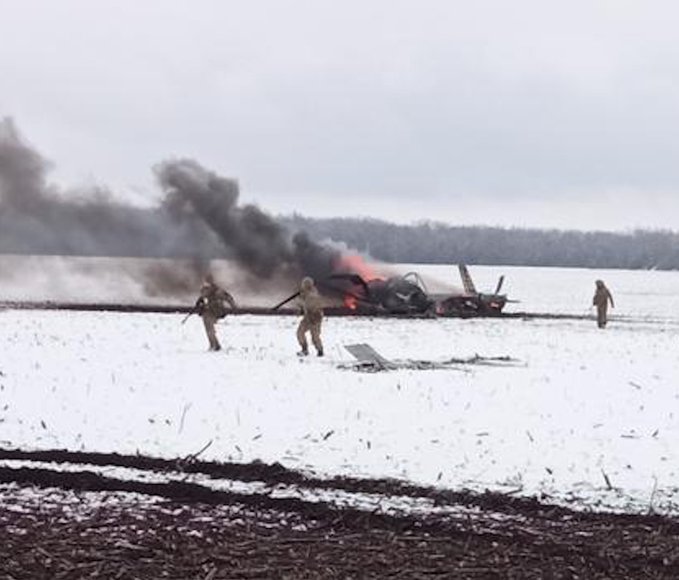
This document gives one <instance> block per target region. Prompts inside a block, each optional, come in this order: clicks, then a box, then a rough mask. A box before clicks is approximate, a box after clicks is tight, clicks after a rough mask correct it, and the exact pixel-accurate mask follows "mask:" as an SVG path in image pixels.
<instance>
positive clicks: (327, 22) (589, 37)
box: [0, 0, 679, 230]
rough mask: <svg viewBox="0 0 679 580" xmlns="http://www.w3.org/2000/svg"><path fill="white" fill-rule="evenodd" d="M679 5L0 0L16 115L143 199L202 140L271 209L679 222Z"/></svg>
mask: <svg viewBox="0 0 679 580" xmlns="http://www.w3.org/2000/svg"><path fill="white" fill-rule="evenodd" d="M677 22H679V4H677V3H676V2H674V1H669V0H668V1H666V2H665V1H656V0H639V1H634V2H632V1H625V0H611V1H603V0H569V1H565V0H563V1H550V0H512V1H509V0H496V1H484V0H477V1H474V2H469V1H457V0H408V1H405V0H400V1H399V0H342V1H339V0H332V1H330V0H305V1H303V0H247V1H246V0H243V1H241V2H232V1H227V0H214V1H209V0H191V1H189V0H187V1H179V0H143V1H142V0H115V1H114V0H96V1H94V0H59V1H58V2H56V1H52V0H44V1H37V0H22V1H21V2H19V1H17V0H0V116H11V117H13V118H14V119H15V121H16V123H17V126H18V127H19V129H20V130H21V131H22V133H23V135H24V136H25V137H26V138H27V140H28V141H30V142H31V144H32V145H34V146H35V147H36V148H37V149H38V150H40V151H41V152H42V153H43V154H44V155H45V156H46V157H47V158H49V159H50V160H51V161H52V162H53V164H54V170H53V173H52V177H53V179H54V180H55V181H57V182H58V183H60V184H68V185H80V184H83V183H85V184H86V183H92V182H96V183H98V184H104V185H107V186H109V187H110V188H112V190H113V192H114V194H115V195H116V196H120V197H121V198H122V199H125V200H128V201H131V202H134V203H139V204H143V203H154V202H155V201H156V200H157V199H158V198H159V197H160V194H159V192H158V189H157V187H156V185H155V183H154V182H153V175H152V172H151V167H152V166H153V165H154V164H156V163H158V162H160V161H162V160H164V159H167V158H172V157H192V158H195V159H196V160H198V161H199V162H200V163H202V164H203V165H205V166H206V167H209V168H210V169H213V170H215V171H217V172H219V173H222V174H224V175H226V176H230V177H234V178H237V179H238V180H239V182H240V185H241V194H242V197H243V200H244V201H253V202H257V203H259V204H260V205H261V206H262V207H264V208H266V209H268V210H269V211H271V212H273V213H286V214H287V213H292V212H294V211H297V212H300V213H302V214H305V215H312V216H333V215H369V216H373V217H379V218H383V219H388V220H394V221H399V222H404V223H408V222H412V221H417V220H422V219H432V220H439V221H446V222H449V223H452V224H470V223H474V224H489V225H505V226H511V225H517V226H531V227H534V226H537V227H559V228H578V229H614V230H625V229H632V228H635V227H663V228H672V229H679V146H678V145H679V41H678V40H677V33H676V30H677Z"/></svg>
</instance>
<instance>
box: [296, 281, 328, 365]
mask: <svg viewBox="0 0 679 580" xmlns="http://www.w3.org/2000/svg"><path fill="white" fill-rule="evenodd" d="M299 302H300V306H301V308H302V320H300V322H299V326H298V327H297V342H299V346H300V347H301V348H302V350H300V351H299V353H298V354H299V355H300V356H307V355H308V354H309V344H308V342H307V339H306V333H307V332H309V333H310V334H311V342H312V343H313V345H314V347H315V348H316V354H318V356H323V343H322V342H321V324H322V323H323V308H322V307H321V296H320V294H319V293H318V290H317V289H316V285H315V284H314V281H313V278H309V277H306V278H304V279H303V280H302V283H301V284H300V288H299Z"/></svg>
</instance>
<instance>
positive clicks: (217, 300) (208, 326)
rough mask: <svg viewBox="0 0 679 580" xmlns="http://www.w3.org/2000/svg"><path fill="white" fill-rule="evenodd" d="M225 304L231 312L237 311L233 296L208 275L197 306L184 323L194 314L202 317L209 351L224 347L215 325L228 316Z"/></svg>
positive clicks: (201, 288)
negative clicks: (226, 303)
mask: <svg viewBox="0 0 679 580" xmlns="http://www.w3.org/2000/svg"><path fill="white" fill-rule="evenodd" d="M224 302H228V303H229V306H230V307H231V310H235V309H236V302H235V300H234V299H233V296H231V294H229V293H228V292H227V291H226V290H224V288H221V287H220V286H218V285H217V283H216V282H215V280H214V277H213V276H212V274H208V275H207V276H205V281H204V282H203V285H202V286H201V287H200V296H199V297H198V300H196V304H195V306H194V307H193V308H192V309H191V312H189V313H188V314H187V316H186V318H184V320H183V321H182V323H184V322H186V320H187V319H188V317H189V316H191V315H192V314H194V313H198V314H199V315H200V317H201V318H202V319H203V325H204V326H205V334H207V339H208V343H209V350H213V351H217V350H221V348H222V345H221V344H219V340H218V339H217V331H216V330H215V324H216V323H217V321H218V320H219V319H220V318H224V317H225V316H226V312H227V310H226V305H225V304H224Z"/></svg>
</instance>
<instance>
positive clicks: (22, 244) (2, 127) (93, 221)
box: [0, 118, 340, 295]
mask: <svg viewBox="0 0 679 580" xmlns="http://www.w3.org/2000/svg"><path fill="white" fill-rule="evenodd" d="M49 169H50V164H49V162H48V161H47V160H46V159H44V158H43V157H42V156H41V155H40V154H39V153H38V152H37V151H35V150H34V149H33V148H32V147H31V146H30V145H29V144H27V143H26V142H25V141H24V140H23V139H22V137H21V135H20V133H19V131H18V130H17V128H16V125H15V123H14V122H13V120H12V119H10V118H5V119H3V120H1V121H0V253H6V254H8V253H12V254H52V255H78V256H125V257H182V258H192V259H193V260H194V262H193V263H194V264H195V267H194V271H195V275H193V274H191V273H188V274H187V272H186V270H185V269H184V270H183V271H181V272H176V273H173V272H171V271H168V270H167V268H165V267H160V266H158V267H153V268H149V269H148V271H147V273H146V277H147V279H146V280H145V281H144V285H145V287H147V288H148V289H149V294H150V295H152V294H160V293H162V292H171V291H172V290H173V288H174V289H176V290H178V291H185V290H186V288H187V287H188V286H190V285H193V284H195V283H196V281H197V279H198V277H199V276H200V275H201V273H204V272H205V270H206V268H207V264H208V262H209V259H210V258H229V259H233V260H235V261H236V262H237V263H238V264H239V266H241V268H243V269H244V270H245V271H246V273H247V274H248V276H249V277H250V278H252V279H254V280H271V279H278V280H281V281H283V280H285V281H291V280H293V279H295V278H296V277H299V276H302V275H311V276H313V277H316V278H322V277H325V276H327V275H328V274H330V273H331V272H332V271H333V268H334V266H335V265H336V264H337V263H338V260H339V258H340V252H339V251H338V250H336V249H334V248H332V247H330V246H327V245H322V244H318V243H316V242H314V241H312V240H310V239H309V238H308V236H306V235H305V234H304V233H296V234H294V235H292V234H291V233H290V232H288V230H287V229H286V228H285V227H284V226H283V225H281V224H280V223H278V222H277V221H276V220H275V219H274V218H273V217H271V216H270V215H268V214H266V213H265V212H263V211H262V210H260V209H259V208H258V207H256V206H254V205H247V204H245V205H239V188H238V183H237V182H236V181H235V180H233V179H228V178H225V177H222V176H219V175H217V174H216V173H214V172H212V171H209V170H207V169H205V168H203V167H202V166H201V165H200V164H199V163H197V162H196V161H193V160H189V159H181V160H173V161H165V162H163V163H160V164H159V165H158V166H156V167H155V168H154V171H155V173H156V176H157V179H158V183H159V184H160V187H161V188H162V190H163V192H164V194H165V197H164V199H163V200H162V202H161V203H160V204H159V205H158V207H155V208H152V209H141V208H136V207H133V206H130V205H126V204H121V203H119V202H117V201H115V200H114V199H112V196H111V194H110V192H109V191H107V190H106V189H105V188H90V189H89V190H81V191H72V190H65V191H64V190H60V189H59V188H57V187H55V186H53V185H50V184H49V183H48V181H47V175H48V172H49Z"/></svg>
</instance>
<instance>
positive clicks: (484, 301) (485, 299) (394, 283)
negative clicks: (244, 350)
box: [272, 256, 516, 318]
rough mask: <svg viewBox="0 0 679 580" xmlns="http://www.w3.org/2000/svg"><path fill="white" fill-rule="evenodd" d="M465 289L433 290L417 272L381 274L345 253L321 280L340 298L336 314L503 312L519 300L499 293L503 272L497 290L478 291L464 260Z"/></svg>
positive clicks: (327, 292) (329, 292)
mask: <svg viewBox="0 0 679 580" xmlns="http://www.w3.org/2000/svg"><path fill="white" fill-rule="evenodd" d="M458 268H459V271H460V276H461V279H462V285H463V288H464V289H463V290H461V291H457V292H451V293H446V294H443V293H430V292H429V291H428V290H427V286H426V284H425V282H424V280H423V279H422V277H421V276H420V275H419V274H418V273H417V272H408V273H407V274H404V275H391V276H381V275H378V274H376V273H375V271H374V269H373V268H371V267H370V265H369V264H367V263H366V262H365V261H363V259H361V258H360V257H357V256H351V257H344V258H343V260H342V262H341V265H340V267H339V268H338V270H339V271H338V272H337V273H334V274H331V275H330V276H328V277H327V278H326V279H323V280H318V281H317V284H318V286H319V288H320V290H321V292H322V293H323V294H324V295H325V296H326V297H327V298H329V299H339V300H341V304H342V305H341V306H339V307H336V308H334V310H333V311H334V313H336V314H347V315H351V314H354V315H394V316H398V315H405V316H431V317H433V316H444V317H461V318H469V317H474V316H486V317H487V316H501V315H502V310H503V308H504V307H505V305H506V304H507V303H508V302H516V301H515V300H510V299H509V298H507V295H506V294H500V291H501V289H502V285H503V283H504V276H500V278H499V280H498V283H497V286H496V288H495V291H494V292H492V293H482V292H479V291H477V289H476V287H475V285H474V282H473V280H472V277H471V275H470V273H469V270H468V268H467V266H466V265H465V264H460V265H459V266H458ZM296 297H297V293H295V294H293V295H291V296H289V297H287V298H286V299H285V300H283V301H282V302H279V303H278V304H276V305H275V306H274V307H273V309H272V310H273V311H278V310H279V309H280V308H281V307H283V306H284V305H286V304H288V303H289V302H291V301H292V300H294V299H295V298H296Z"/></svg>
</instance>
